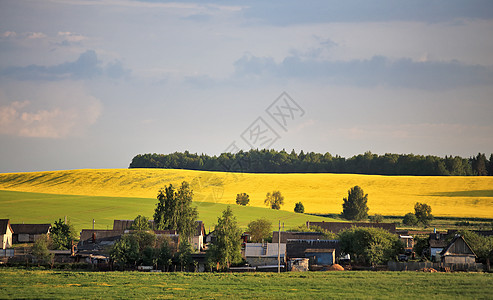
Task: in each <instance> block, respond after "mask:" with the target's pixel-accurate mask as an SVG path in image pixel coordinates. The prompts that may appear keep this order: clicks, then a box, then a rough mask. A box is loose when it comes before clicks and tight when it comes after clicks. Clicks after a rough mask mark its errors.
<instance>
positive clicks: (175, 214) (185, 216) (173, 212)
mask: <svg viewBox="0 0 493 300" xmlns="http://www.w3.org/2000/svg"><path fill="white" fill-rule="evenodd" d="M157 198H158V200H159V202H158V203H157V207H156V209H155V212H154V222H155V226H156V228H157V229H159V230H162V229H171V230H176V231H178V234H180V236H181V237H184V238H187V239H189V238H191V237H192V236H193V234H194V232H195V221H196V220H197V216H198V212H197V208H196V207H192V200H193V192H192V190H191V189H190V186H189V184H188V182H186V181H183V182H182V184H181V186H180V188H179V189H178V190H176V191H175V188H174V187H173V185H172V184H170V185H169V186H167V187H165V189H161V190H160V191H159V194H158V197H157Z"/></svg>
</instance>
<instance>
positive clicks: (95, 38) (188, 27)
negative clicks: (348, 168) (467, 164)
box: [0, 0, 493, 172]
mask: <svg viewBox="0 0 493 300" xmlns="http://www.w3.org/2000/svg"><path fill="white" fill-rule="evenodd" d="M266 2H267V1H197V2H169V1H159V0H150V1H133V0H105V1H98V0H52V1H34V0H33V1H24V0H15V1H14V0H12V1H5V0H0V172H17V171H40V170H59V169H77V168H126V167H128V165H129V163H130V161H131V159H132V157H133V156H134V155H136V154H139V153H154V152H155V153H170V152H175V151H185V150H189V151H190V152H198V153H207V154H210V155H218V154H219V153H221V152H224V151H233V152H234V151H237V150H238V149H244V150H248V149H249V148H250V147H255V148H257V147H258V148H264V147H269V148H274V149H278V150H281V149H283V148H284V149H286V150H287V151H290V150H291V149H295V150H296V151H300V150H304V151H305V152H306V151H315V152H322V153H325V152H330V153H332V154H333V155H335V154H339V155H342V156H345V157H349V156H352V155H355V154H359V153H363V152H365V151H372V152H373V153H379V154H383V153H387V152H391V153H414V154H432V155H440V156H444V155H460V156H464V157H469V156H471V155H474V154H477V153H478V152H486V153H487V154H489V153H491V152H492V151H493V35H492V32H493V2H491V1H474V0H468V1H455V0H446V1H428V0H427V1H384V0H382V1H277V2H267V3H266Z"/></svg>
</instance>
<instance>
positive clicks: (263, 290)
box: [0, 268, 493, 299]
mask: <svg viewBox="0 0 493 300" xmlns="http://www.w3.org/2000/svg"><path fill="white" fill-rule="evenodd" d="M492 285H493V274H481V273H423V272H361V271H359V272H358V271H353V272H343V273H341V272H305V273H291V272H287V273H281V274H275V273H161V274H159V273H157V274H156V273H141V272H73V271H60V270H57V271H39V270H34V271H33V270H15V269H10V268H9V269H5V268H0V286H1V290H2V298H6V299H13V298H15V299H19V298H20V299H26V298H31V299H32V298H38V299H48V298H49V299H52V298H85V299H96V298H139V299H144V298H146V299H149V298H150V299H156V298H179V299H240V298H241V299H259V298H260V299H323V298H333V299H363V298H364V299H380V298H400V299H430V298H432V299H489V298H491V286H492Z"/></svg>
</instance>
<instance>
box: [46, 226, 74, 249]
mask: <svg viewBox="0 0 493 300" xmlns="http://www.w3.org/2000/svg"><path fill="white" fill-rule="evenodd" d="M76 237H77V232H76V231H75V228H74V226H73V225H72V224H70V221H68V222H67V224H65V223H64V222H63V221H62V219H58V221H55V224H54V225H53V227H51V230H50V239H51V242H52V247H53V249H55V250H66V249H70V248H71V247H72V241H73V240H74V239H75V238H76Z"/></svg>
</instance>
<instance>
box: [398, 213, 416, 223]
mask: <svg viewBox="0 0 493 300" xmlns="http://www.w3.org/2000/svg"><path fill="white" fill-rule="evenodd" d="M402 223H403V224H404V225H408V226H416V225H418V223H419V221H418V218H416V215H415V214H413V213H412V212H410V213H407V214H406V215H405V216H404V219H402Z"/></svg>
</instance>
